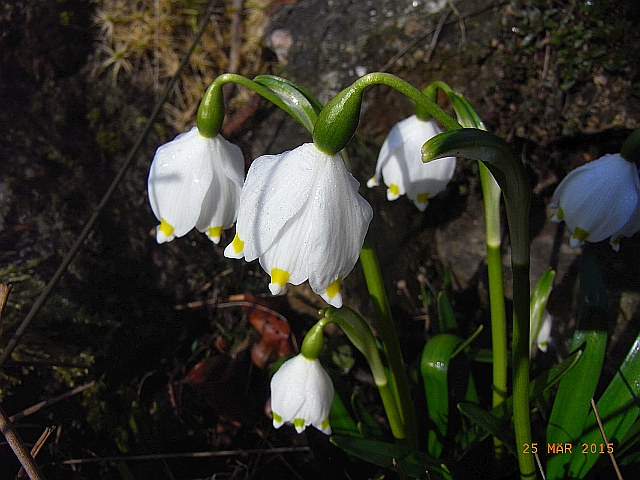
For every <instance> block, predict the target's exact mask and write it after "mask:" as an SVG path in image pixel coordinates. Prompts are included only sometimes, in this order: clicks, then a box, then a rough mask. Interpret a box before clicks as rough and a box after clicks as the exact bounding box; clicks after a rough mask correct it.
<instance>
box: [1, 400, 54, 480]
mask: <svg viewBox="0 0 640 480" xmlns="http://www.w3.org/2000/svg"><path fill="white" fill-rule="evenodd" d="M0 430H1V431H2V434H3V435H4V437H5V438H6V439H7V443H9V446H10V447H11V450H13V453H15V455H16V457H18V460H19V461H20V465H22V468H24V470H25V471H26V472H27V475H29V478H30V479H31V480H46V479H45V476H44V475H43V474H42V471H41V470H40V467H39V466H38V464H37V463H36V462H35V460H34V459H33V457H32V456H31V454H30V453H29V450H27V447H25V445H24V442H23V441H22V439H21V438H20V435H19V434H18V431H17V430H16V429H15V427H14V426H13V424H12V423H11V422H10V421H9V417H8V416H7V413H6V412H5V411H4V408H2V406H1V405H0Z"/></svg>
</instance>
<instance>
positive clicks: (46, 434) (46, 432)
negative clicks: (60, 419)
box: [16, 427, 56, 480]
mask: <svg viewBox="0 0 640 480" xmlns="http://www.w3.org/2000/svg"><path fill="white" fill-rule="evenodd" d="M55 429H56V427H46V428H45V429H44V432H42V435H40V438H38V441H37V442H36V443H35V445H34V446H33V448H32V449H31V456H32V457H33V458H34V459H35V458H36V457H37V456H38V453H40V450H41V449H42V447H43V446H44V444H45V443H46V441H47V439H48V438H49V436H50V435H51V432H53V431H54V430H55ZM25 474H26V471H25V470H24V467H23V468H21V469H20V471H19V472H18V475H16V478H17V479H18V480H19V479H21V478H24V476H25Z"/></svg>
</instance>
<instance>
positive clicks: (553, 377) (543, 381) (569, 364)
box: [457, 350, 582, 460]
mask: <svg viewBox="0 0 640 480" xmlns="http://www.w3.org/2000/svg"><path fill="white" fill-rule="evenodd" d="M581 355H582V351H581V350H577V351H576V352H574V353H572V354H571V355H569V356H568V357H567V358H565V359H564V360H563V361H562V362H561V363H559V364H558V365H555V366H553V367H552V368H551V369H549V370H547V371H546V372H544V373H541V374H540V375H538V376H537V377H536V378H535V379H533V380H532V381H531V382H529V398H530V400H531V401H534V400H535V399H537V398H538V397H540V396H541V395H542V394H543V393H545V392H546V391H547V390H549V389H550V388H551V387H553V386H554V385H555V384H557V383H558V382H559V381H560V380H561V379H562V378H563V377H564V376H565V375H566V374H567V372H569V371H570V370H571V369H572V368H573V367H574V366H575V365H576V364H577V363H578V360H579V359H580V357H581ZM458 408H459V407H458ZM512 412H513V398H512V397H508V398H507V399H506V400H505V402H504V403H503V404H502V405H500V406H498V407H496V408H494V409H493V410H491V412H490V415H491V416H493V417H494V418H496V420H497V421H499V422H501V424H503V425H507V424H509V423H510V422H511V415H512ZM489 435H490V432H489V430H486V429H484V428H483V430H482V431H480V432H479V433H478V434H477V435H476V437H469V440H468V447H467V448H465V449H464V451H463V452H462V453H461V454H460V455H458V457H457V460H460V459H462V458H463V457H464V456H465V455H466V454H467V453H469V451H470V450H471V449H472V448H473V447H474V446H475V445H477V444H478V443H480V442H481V441H482V440H484V439H485V438H487V437H488V436H489Z"/></svg>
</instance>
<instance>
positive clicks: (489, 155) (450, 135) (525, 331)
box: [422, 128, 536, 479]
mask: <svg viewBox="0 0 640 480" xmlns="http://www.w3.org/2000/svg"><path fill="white" fill-rule="evenodd" d="M422 155H423V161H430V160H434V159H437V158H442V157H449V156H457V157H463V158H470V159H474V160H479V161H481V162H483V163H484V164H485V165H486V166H487V168H488V169H489V171H490V172H491V174H492V175H493V176H494V178H495V179H496V181H497V182H498V185H499V186H500V188H502V193H503V195H504V200H505V209H506V213H507V220H508V223H509V233H510V237H511V265H512V269H513V350H512V356H513V418H514V429H515V435H516V445H518V446H520V447H521V446H522V445H525V444H531V419H530V416H529V394H528V385H529V328H530V319H529V316H530V310H529V303H530V298H529V295H530V288H529V256H530V250H529V208H530V201H531V188H530V186H529V181H528V179H527V175H526V172H525V169H524V165H523V164H522V162H521V161H520V159H519V158H518V157H517V155H516V154H515V152H514V151H513V149H512V148H511V147H510V146H509V144H508V143H506V142H505V141H504V140H502V139H500V138H498V137H496V136H495V135H492V134H490V133H488V132H486V131H483V130H480V129H475V128H465V129H462V130H457V131H453V132H445V133H443V134H440V135H438V136H436V137H434V138H432V139H431V140H429V141H428V142H427V143H426V144H425V145H424V146H423V148H422ZM517 451H518V464H519V467H520V476H521V478H527V479H529V478H535V475H536V473H535V464H534V459H533V456H532V455H529V454H526V453H524V451H523V449H522V448H518V449H517Z"/></svg>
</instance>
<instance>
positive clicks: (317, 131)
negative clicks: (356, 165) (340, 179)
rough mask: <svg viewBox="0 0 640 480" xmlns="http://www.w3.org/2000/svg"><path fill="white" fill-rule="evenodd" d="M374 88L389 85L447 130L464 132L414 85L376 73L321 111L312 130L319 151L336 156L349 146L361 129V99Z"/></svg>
mask: <svg viewBox="0 0 640 480" xmlns="http://www.w3.org/2000/svg"><path fill="white" fill-rule="evenodd" d="M372 85H387V86H389V87H391V88H394V89H395V90H397V91H399V92H400V93H402V94H404V95H406V96H407V97H409V98H410V99H411V100H413V101H414V102H416V104H417V105H419V106H420V107H421V108H423V109H424V110H426V111H427V112H429V114H430V115H431V116H432V117H433V118H435V119H436V120H437V121H438V122H440V123H441V124H442V126H443V127H444V128H446V129H448V130H456V129H459V128H461V127H460V125H459V124H458V122H456V121H455V120H454V119H453V118H451V117H450V116H449V115H447V114H446V112H445V111H444V110H442V108H440V107H439V106H438V105H437V104H436V103H435V102H434V101H433V100H432V99H431V98H429V97H428V96H426V95H425V94H423V93H422V92H421V91H420V90H418V89H417V88H415V87H414V86H413V85H411V84H409V83H407V82H405V81H404V80H401V79H400V78H398V77H396V76H394V75H391V74H388V73H381V72H375V73H370V74H368V75H364V76H363V77H360V78H359V79H358V80H356V81H355V82H353V83H352V84H351V85H350V86H349V87H347V88H345V89H344V90H342V91H341V92H340V93H338V95H336V96H335V97H333V98H332V99H331V100H330V101H329V103H327V104H326V105H325V107H324V108H323V109H322V111H321V112H320V114H319V115H318V120H317V121H316V124H315V127H314V129H313V143H315V145H316V147H317V148H318V149H319V150H321V151H322V152H324V153H326V154H328V155H335V154H336V153H338V152H339V151H340V150H342V149H343V148H344V147H345V146H346V145H347V143H349V140H351V137H353V134H354V133H355V131H356V129H357V128H358V122H359V120H360V109H361V106H362V96H363V94H364V91H365V90H366V89H367V88H369V87H370V86H372Z"/></svg>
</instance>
